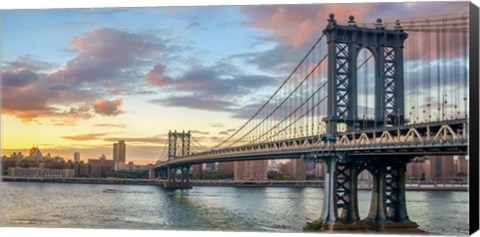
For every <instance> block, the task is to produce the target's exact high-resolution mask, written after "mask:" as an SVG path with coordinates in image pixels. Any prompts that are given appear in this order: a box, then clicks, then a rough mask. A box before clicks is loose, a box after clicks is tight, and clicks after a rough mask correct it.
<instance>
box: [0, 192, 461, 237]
mask: <svg viewBox="0 0 480 237" xmlns="http://www.w3.org/2000/svg"><path fill="white" fill-rule="evenodd" d="M114 187H115V188H116V189H119V190H124V191H125V192H120V193H104V192H103V190H104V189H106V188H112V185H81V184H46V183H0V190H1V191H2V192H0V200H2V202H0V223H1V225H2V226H29V227H35V226H41V227H73V228H74V227H78V228H133V229H183V230H230V231H290V232H291V231H301V228H302V226H303V225H304V224H305V222H307V221H311V220H314V219H318V218H319V217H320V214H321V210H322V205H323V189H321V188H285V187H281V188H280V187H262V188H260V187H258V188H257V187H245V188H239V187H194V188H193V189H190V190H175V191H167V190H165V189H163V188H161V187H156V186H135V185H115V186H114ZM370 198H371V191H366V190H360V191H359V193H358V200H359V212H360V216H361V217H362V218H364V217H366V214H367V212H368V209H369V206H370ZM406 198H407V207H408V213H409V216H410V218H411V219H412V220H414V221H416V222H417V223H418V224H420V226H421V227H422V228H423V229H425V230H427V231H429V232H431V233H434V234H447V235H463V234H468V223H465V221H464V220H466V219H467V218H468V193H467V192H423V191H414V192H407V194H406Z"/></svg>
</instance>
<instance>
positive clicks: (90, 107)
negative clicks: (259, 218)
mask: <svg viewBox="0 0 480 237" xmlns="http://www.w3.org/2000/svg"><path fill="white" fill-rule="evenodd" d="M446 4H448V7H445V6H446ZM467 6H468V5H467V4H466V3H462V2H459V3H388V4H384V3H380V4H375V3H369V4H348V5H342V4H316V5H311V6H310V5H299V6H282V5H272V6H235V7H233V6H232V7H226V6H219V7H163V8H130V9H129V8H122V9H115V8H112V9H81V10H80V9H68V10H44V11H38V10H22V11H5V12H2V16H3V23H2V24H3V33H4V40H3V41H4V42H3V49H4V50H2V65H1V68H2V76H3V78H4V79H5V80H2V86H3V91H2V92H3V93H2V102H3V107H2V124H4V126H3V127H2V155H6V154H10V153H12V152H14V151H24V152H25V151H27V150H28V149H29V147H30V145H31V144H38V146H40V147H42V151H43V152H44V153H45V154H46V153H51V154H52V155H59V156H63V157H65V158H67V159H68V158H73V154H74V152H77V151H78V152H80V153H81V154H82V157H98V155H99V154H106V155H107V156H108V157H113V154H112V147H111V146H112V143H114V142H117V141H118V140H125V142H126V143H128V144H129V147H128V149H127V154H126V157H127V159H128V160H130V161H133V162H135V163H154V162H155V161H156V160H158V159H159V158H160V157H159V156H160V153H161V151H162V148H163V147H164V146H165V145H166V144H165V143H166V138H167V133H168V130H169V129H177V130H191V132H192V134H193V135H194V136H195V137H196V138H197V139H200V140H201V142H202V143H203V144H206V145H209V146H211V145H215V144H216V143H218V142H220V141H221V140H223V139H225V138H226V137H227V136H228V135H230V134H231V133H232V132H234V131H235V129H237V128H238V127H239V126H240V125H241V124H243V123H244V122H245V120H246V119H248V118H249V117H250V116H251V115H252V114H253V113H254V112H255V110H256V109H258V108H259V107H260V105H261V104H262V103H263V102H264V100H266V99H267V97H268V96H269V95H271V94H272V92H273V90H274V89H275V88H276V87H277V86H278V85H279V84H280V83H281V82H282V81H283V80H284V79H285V77H286V75H287V74H288V73H290V71H291V69H292V68H293V67H294V65H295V64H296V63H297V62H298V60H299V58H300V57H301V56H302V54H304V52H305V51H306V50H305V49H306V48H308V47H310V46H311V44H312V42H313V41H314V40H316V38H317V37H318V36H319V35H320V34H321V30H322V29H323V27H324V25H325V24H326V20H327V17H328V14H329V13H330V12H334V13H335V14H336V17H337V19H343V20H345V21H346V20H347V18H348V16H349V15H350V14H351V12H352V10H355V12H356V13H355V17H356V19H357V20H358V21H373V20H374V19H376V18H377V17H382V16H388V18H391V19H390V20H392V19H394V18H396V17H399V18H409V17H419V16H422V15H423V11H425V10H426V9H429V10H432V9H435V12H436V14H438V15H442V14H451V13H458V12H464V11H466V7H467ZM47 15H48V17H46V16H47ZM227 16H228V17H227ZM86 19H88V20H86ZM225 19H227V20H225ZM387 20H388V19H387ZM227 25H228V27H225V26H227ZM298 26H299V27H298ZM58 32H61V33H60V34H59V33H58ZM31 35H35V36H36V37H31ZM219 36H222V37H219ZM406 64H407V65H408V62H406ZM407 112H408V111H407ZM193 118H194V119H193ZM5 125H8V126H5ZM193 129H195V130H193Z"/></svg>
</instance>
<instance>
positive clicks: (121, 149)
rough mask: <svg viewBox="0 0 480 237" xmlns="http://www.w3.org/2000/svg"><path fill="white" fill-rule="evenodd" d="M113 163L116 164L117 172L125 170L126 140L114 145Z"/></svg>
mask: <svg viewBox="0 0 480 237" xmlns="http://www.w3.org/2000/svg"><path fill="white" fill-rule="evenodd" d="M113 161H114V162H115V171H119V170H123V169H125V161H126V144H125V141H124V140H120V141H118V142H117V143H114V144H113Z"/></svg>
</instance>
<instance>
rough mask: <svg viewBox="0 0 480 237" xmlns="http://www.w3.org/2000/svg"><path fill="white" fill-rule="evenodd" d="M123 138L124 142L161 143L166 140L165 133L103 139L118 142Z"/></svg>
mask: <svg viewBox="0 0 480 237" xmlns="http://www.w3.org/2000/svg"><path fill="white" fill-rule="evenodd" d="M119 140H124V141H125V142H126V143H129V142H131V143H154V144H159V145H163V144H164V143H165V142H166V141H167V135H156V136H151V137H107V138H104V139H103V141H106V142H118V141H119Z"/></svg>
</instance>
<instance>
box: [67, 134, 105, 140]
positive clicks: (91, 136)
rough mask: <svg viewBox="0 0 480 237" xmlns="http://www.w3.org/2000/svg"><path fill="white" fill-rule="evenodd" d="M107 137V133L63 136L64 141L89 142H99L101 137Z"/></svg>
mask: <svg viewBox="0 0 480 237" xmlns="http://www.w3.org/2000/svg"><path fill="white" fill-rule="evenodd" d="M105 135H107V133H87V134H79V135H72V136H63V137H62V138H63V139H68V140H73V141H89V140H98V139H100V138H101V137H103V136H105Z"/></svg>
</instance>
